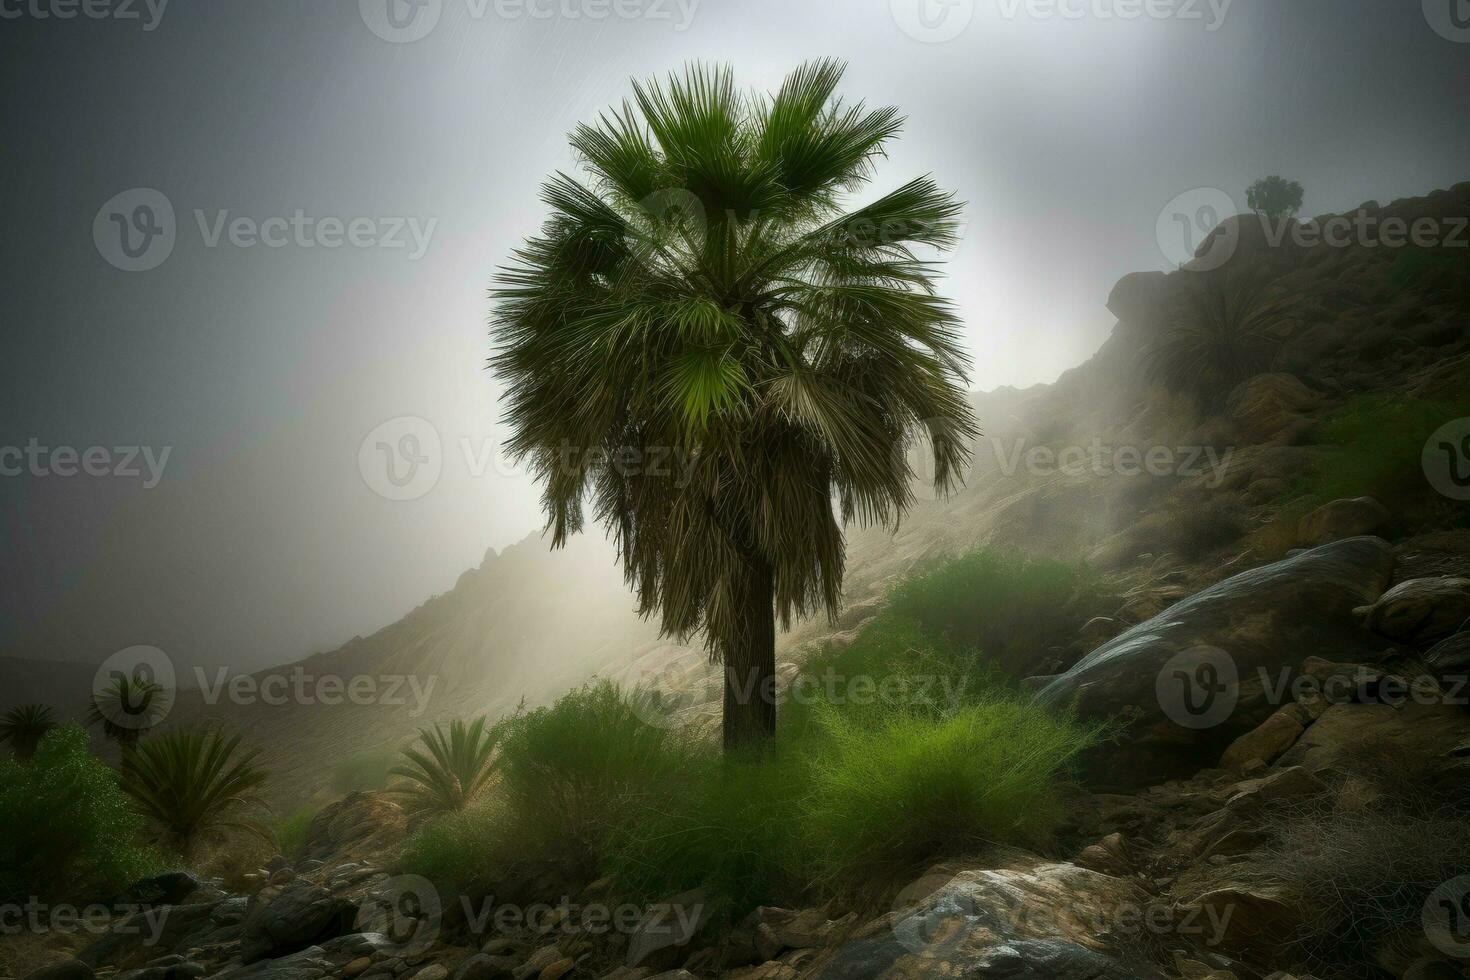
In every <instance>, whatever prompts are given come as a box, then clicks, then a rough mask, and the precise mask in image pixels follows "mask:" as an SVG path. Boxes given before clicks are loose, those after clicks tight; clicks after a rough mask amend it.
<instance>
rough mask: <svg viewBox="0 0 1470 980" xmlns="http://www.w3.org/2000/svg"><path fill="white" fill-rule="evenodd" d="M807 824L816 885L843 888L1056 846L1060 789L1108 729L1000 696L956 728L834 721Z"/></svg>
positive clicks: (961, 717)
mask: <svg viewBox="0 0 1470 980" xmlns="http://www.w3.org/2000/svg"><path fill="white" fill-rule="evenodd" d="M822 724H823V729H824V738H823V739H822V740H820V741H819V742H818V743H817V747H818V748H819V749H820V751H818V752H815V753H813V755H812V761H811V775H810V785H809V788H808V793H807V794H806V796H805V797H804V799H803V803H802V809H801V814H800V819H799V823H800V832H801V836H802V838H803V840H802V844H803V845H804V848H805V849H807V850H808V851H809V852H810V854H811V855H812V859H813V861H814V863H815V868H814V871H815V876H816V878H817V879H818V880H820V881H824V882H826V883H828V884H830V885H832V886H834V887H844V886H852V885H855V884H857V883H858V882H860V881H861V880H862V879H864V878H872V877H875V876H876V877H879V878H881V877H885V876H886V877H897V876H901V875H904V874H906V873H908V872H910V871H911V870H913V869H914V868H915V867H919V866H922V865H923V864H925V863H927V862H931V861H934V860H938V859H941V858H945V857H953V856H956V855H959V854H964V853H973V852H975V851H978V850H981V849H984V848H986V847H989V846H993V845H1001V844H1006V845H1024V846H1032V847H1042V846H1045V845H1046V844H1047V843H1048V842H1049V841H1050V839H1051V835H1052V833H1053V831H1054V830H1055V829H1056V827H1057V825H1058V824H1059V823H1060V822H1061V819H1062V816H1063V814H1062V812H1061V806H1060V802H1059V799H1058V796H1057V789H1058V786H1059V784H1060V782H1061V781H1062V780H1063V779H1064V778H1065V777H1066V776H1067V775H1068V774H1069V771H1070V770H1071V768H1072V766H1073V765H1074V764H1075V763H1076V761H1077V758H1078V756H1079V755H1080V754H1081V753H1082V752H1084V751H1085V750H1087V749H1088V748H1091V747H1092V746H1093V745H1095V744H1096V743H1097V741H1098V739H1099V736H1100V732H1099V730H1098V729H1095V728H1089V727H1085V726H1082V725H1079V724H1077V723H1075V722H1073V721H1071V720H1070V719H1067V718H1064V717H1059V716H1057V715H1054V714H1051V713H1050V712H1048V711H1046V710H1045V709H1042V708H1040V707H1038V706H1036V705H1035V704H1032V703H1030V702H1026V701H1021V700H1018V699H1013V698H1008V697H999V696H993V695H992V696H991V697H989V698H988V699H987V700H985V701H983V702H981V703H978V704H971V705H968V706H966V707H964V708H961V709H960V710H958V711H956V712H955V713H953V714H952V715H950V716H949V717H946V718H941V719H935V718H933V717H931V716H928V715H922V714H921V715H914V714H906V713H903V712H895V713H893V714H892V715H890V717H888V718H887V719H886V720H884V721H883V722H882V723H881V724H877V725H874V724H872V723H871V720H865V721H864V722H861V723H860V722H857V721H855V720H854V719H851V718H848V717H845V716H844V715H843V714H841V713H839V712H837V711H835V710H828V711H825V712H823V714H822Z"/></svg>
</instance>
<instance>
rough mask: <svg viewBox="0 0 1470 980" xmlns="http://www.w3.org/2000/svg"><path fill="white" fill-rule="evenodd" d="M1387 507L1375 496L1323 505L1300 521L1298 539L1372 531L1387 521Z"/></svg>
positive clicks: (1322, 540) (1316, 540)
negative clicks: (1375, 498) (1374, 497)
mask: <svg viewBox="0 0 1470 980" xmlns="http://www.w3.org/2000/svg"><path fill="white" fill-rule="evenodd" d="M1388 520H1389V513H1388V508H1387V507H1385V506H1383V505H1382V504H1380V503H1379V502H1378V501H1376V500H1374V499H1373V498H1372V497H1353V498H1351V499H1349V500H1334V501H1332V502H1331V503H1326V504H1323V505H1322V506H1321V507H1318V508H1317V509H1316V510H1314V511H1312V512H1311V513H1309V514H1307V515H1306V516H1304V517H1303V518H1302V519H1301V521H1300V523H1298V524H1297V540H1299V541H1301V543H1302V544H1305V545H1319V544H1326V543H1327V542H1329V541H1338V540H1341V539H1342V538H1356V537H1359V536H1360V535H1364V534H1372V533H1373V532H1374V531H1377V530H1378V529H1379V528H1381V527H1383V526H1384V525H1385V524H1387V523H1388Z"/></svg>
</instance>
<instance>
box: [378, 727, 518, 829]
mask: <svg viewBox="0 0 1470 980" xmlns="http://www.w3.org/2000/svg"><path fill="white" fill-rule="evenodd" d="M418 741H420V742H423V743H424V748H425V749H427V752H425V751H421V750H419V749H417V748H414V747H412V746H410V747H408V748H405V749H404V750H403V755H404V757H405V758H407V759H408V761H409V764H408V765H403V766H395V767H394V768H393V769H392V770H390V771H391V772H392V773H393V775H395V776H403V777H404V778H405V779H407V780H409V785H408V786H406V787H403V788H401V789H399V790H398V792H399V793H400V794H401V795H403V796H404V797H405V798H406V801H407V809H408V810H409V811H410V812H412V813H416V814H417V813H447V812H449V811H450V810H462V809H464V807H465V806H467V805H468V804H469V803H470V802H471V801H473V800H474V799H475V797H477V796H478V795H479V794H480V792H481V791H482V790H483V789H484V788H485V785H486V784H487V783H488V782H489V780H490V777H491V776H492V775H494V773H495V769H496V765H497V762H498V759H492V756H494V754H495V748H496V746H497V745H498V744H499V742H500V733H499V732H498V731H497V730H496V729H495V728H493V727H487V724H486V721H485V719H484V718H483V717H480V718H476V719H475V720H474V721H472V722H470V723H469V724H465V723H464V722H463V721H460V720H458V719H456V720H455V721H451V722H450V723H449V731H448V733H446V732H445V731H444V729H443V728H442V727H441V726H439V725H435V726H434V727H433V729H432V730H431V729H428V728H421V729H419V737H418Z"/></svg>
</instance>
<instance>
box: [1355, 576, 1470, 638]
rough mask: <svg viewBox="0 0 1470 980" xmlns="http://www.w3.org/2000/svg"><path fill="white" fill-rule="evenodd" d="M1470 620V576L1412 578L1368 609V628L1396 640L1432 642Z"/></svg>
mask: <svg viewBox="0 0 1470 980" xmlns="http://www.w3.org/2000/svg"><path fill="white" fill-rule="evenodd" d="M1467 623H1470V578H1448V577H1446V578H1411V579H1409V580H1408V581H1407V582H1400V583H1399V584H1398V585H1395V586H1394V587H1393V588H1391V589H1389V590H1388V591H1387V592H1385V593H1384V594H1383V595H1382V596H1380V597H1379V599H1378V601H1377V602H1375V603H1373V605H1372V606H1370V607H1369V608H1368V610H1367V624H1368V628H1369V629H1371V630H1372V631H1373V632H1375V633H1379V634H1381V635H1383V636H1386V637H1389V638H1390V639H1394V640H1405V641H1407V642H1411V643H1432V642H1434V641H1435V640H1438V639H1441V638H1442V637H1446V636H1449V635H1450V634H1452V633H1454V632H1456V631H1458V630H1459V629H1460V628H1461V627H1463V626H1465V625H1466V624H1467Z"/></svg>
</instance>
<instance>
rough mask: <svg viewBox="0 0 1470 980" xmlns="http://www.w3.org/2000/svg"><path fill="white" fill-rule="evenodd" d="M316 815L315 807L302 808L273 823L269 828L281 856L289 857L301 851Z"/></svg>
mask: <svg viewBox="0 0 1470 980" xmlns="http://www.w3.org/2000/svg"><path fill="white" fill-rule="evenodd" d="M316 814H317V808H316V807H314V806H303V807H299V808H298V809H296V810H293V811H292V812H291V813H290V815H288V816H285V817H282V818H281V819H280V820H277V821H276V822H275V824H274V825H273V826H272V827H271V832H272V833H273V834H274V836H275V838H276V847H277V849H278V850H279V852H280V853H281V854H284V855H285V856H286V857H291V856H292V855H294V854H295V853H296V852H297V851H299V850H301V845H303V844H305V843H306V834H307V831H309V830H310V829H311V821H312V818H313V817H315V816H316Z"/></svg>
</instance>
